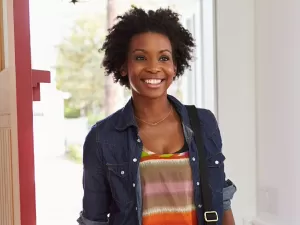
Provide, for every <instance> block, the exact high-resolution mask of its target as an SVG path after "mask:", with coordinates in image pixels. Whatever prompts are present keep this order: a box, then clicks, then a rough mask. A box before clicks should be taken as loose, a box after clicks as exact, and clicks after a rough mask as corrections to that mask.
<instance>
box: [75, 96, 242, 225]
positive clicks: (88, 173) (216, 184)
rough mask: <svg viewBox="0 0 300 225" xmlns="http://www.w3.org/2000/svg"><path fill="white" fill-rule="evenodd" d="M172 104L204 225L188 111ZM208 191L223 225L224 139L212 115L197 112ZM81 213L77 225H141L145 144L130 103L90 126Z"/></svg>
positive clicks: (226, 196) (227, 185)
mask: <svg viewBox="0 0 300 225" xmlns="http://www.w3.org/2000/svg"><path fill="white" fill-rule="evenodd" d="M168 99H169V101H170V103H172V105H173V106H174V109H175V110H176V112H177V113H178V114H179V116H180V118H181V121H182V127H183V132H184V137H185V140H186V142H187V144H188V147H189V155H190V165H191V169H192V179H193V186H194V204H195V206H196V208H197V218H198V224H204V216H203V215H204V212H203V208H202V197H201V182H200V171H199V158H198V150H197V148H196V144H195V141H194V136H193V131H192V130H191V128H190V122H189V117H188V114H187V110H186V108H185V106H184V105H183V104H181V103H180V102H179V101H178V100H177V99H176V98H174V97H173V96H168ZM198 116H199V119H200V124H199V126H202V127H201V128H202V132H203V142H204V149H205V152H206V161H207V165H208V173H209V186H210V187H211V190H212V204H213V208H214V210H215V211H216V212H217V213H218V218H219V220H218V222H217V225H221V224H222V219H223V212H224V211H226V210H229V209H230V205H231V199H232V197H233V195H234V193H235V191H236V187H235V185H234V184H233V183H232V182H231V181H230V180H226V179H225V173H224V160H225V157H224V155H223V154H222V152H221V149H222V140H221V136H220V131H219V128H218V124H217V121H216V119H215V117H214V115H213V114H212V113H211V112H210V111H209V110H206V109H198ZM83 148H84V149H83V164H84V172H83V187H84V197H83V211H82V212H81V213H80V217H79V219H78V220H77V221H78V223H79V224H80V225H142V204H143V203H142V190H141V181H140V172H139V162H140V157H141V152H142V149H143V143H142V141H141V139H140V137H139V136H138V127H137V123H136V120H135V117H134V113H133V104H132V100H129V102H128V103H127V104H126V106H125V107H124V108H123V109H121V110H119V111H117V112H116V113H114V114H112V115H111V116H109V117H107V118H106V119H104V120H102V121H100V122H98V123H97V124H96V125H94V126H93V127H92V129H91V131H90V132H89V133H88V135H87V137H86V140H85V143H84V147H83Z"/></svg>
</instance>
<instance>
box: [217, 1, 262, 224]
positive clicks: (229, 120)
mask: <svg viewBox="0 0 300 225" xmlns="http://www.w3.org/2000/svg"><path fill="white" fill-rule="evenodd" d="M216 4H217V5H216V6H217V7H216V11H217V12H216V13H217V15H216V16H217V75H218V95H217V96H218V119H219V123H220V128H221V133H222V136H223V151H224V154H225V156H226V158H227V159H226V171H227V176H228V178H230V179H232V180H233V181H234V182H235V183H236V185H237V188H238V191H237V193H236V195H235V198H234V201H233V205H232V207H233V212H234V215H235V219H236V225H242V224H243V220H244V219H246V218H248V217H249V218H251V217H254V216H255V214H256V191H255V190H256V172H255V171H256V141H255V64H254V7H255V6H254V1H253V0H226V1H224V0H217V1H216Z"/></svg>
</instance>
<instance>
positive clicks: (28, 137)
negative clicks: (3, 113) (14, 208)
mask: <svg viewBox="0 0 300 225" xmlns="http://www.w3.org/2000/svg"><path fill="white" fill-rule="evenodd" d="M8 1H9V0H8ZM13 15H14V40H15V66H16V96H17V124H18V148H19V182H20V210H21V225H36V206H35V175H34V150H33V112H32V101H33V99H32V78H31V51H30V25H29V0H13Z"/></svg>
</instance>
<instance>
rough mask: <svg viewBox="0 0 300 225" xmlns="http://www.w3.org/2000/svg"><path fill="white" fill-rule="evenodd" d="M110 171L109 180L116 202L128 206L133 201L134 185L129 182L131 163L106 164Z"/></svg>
mask: <svg viewBox="0 0 300 225" xmlns="http://www.w3.org/2000/svg"><path fill="white" fill-rule="evenodd" d="M106 166H107V169H108V179H109V183H110V187H111V192H112V196H113V198H114V200H115V201H116V202H117V203H119V204H121V205H126V204H128V203H130V202H132V201H133V199H132V198H131V197H130V194H131V190H130V188H132V185H130V180H129V163H123V164H106Z"/></svg>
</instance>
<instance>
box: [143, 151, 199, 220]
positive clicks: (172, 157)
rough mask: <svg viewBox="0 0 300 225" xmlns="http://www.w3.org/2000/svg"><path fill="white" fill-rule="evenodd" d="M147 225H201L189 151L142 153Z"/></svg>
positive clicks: (144, 213) (144, 206) (144, 204)
mask: <svg viewBox="0 0 300 225" xmlns="http://www.w3.org/2000/svg"><path fill="white" fill-rule="evenodd" d="M140 171H141V182H142V195H143V225H158V224H159V225H197V216H196V208H195V206H194V200H193V197H194V190H193V183H192V172H191V168H190V164H189V153H188V151H180V152H177V153H174V154H163V155H157V154H154V153H152V152H150V151H148V150H146V149H144V150H143V152H142V157H141V163H140Z"/></svg>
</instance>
